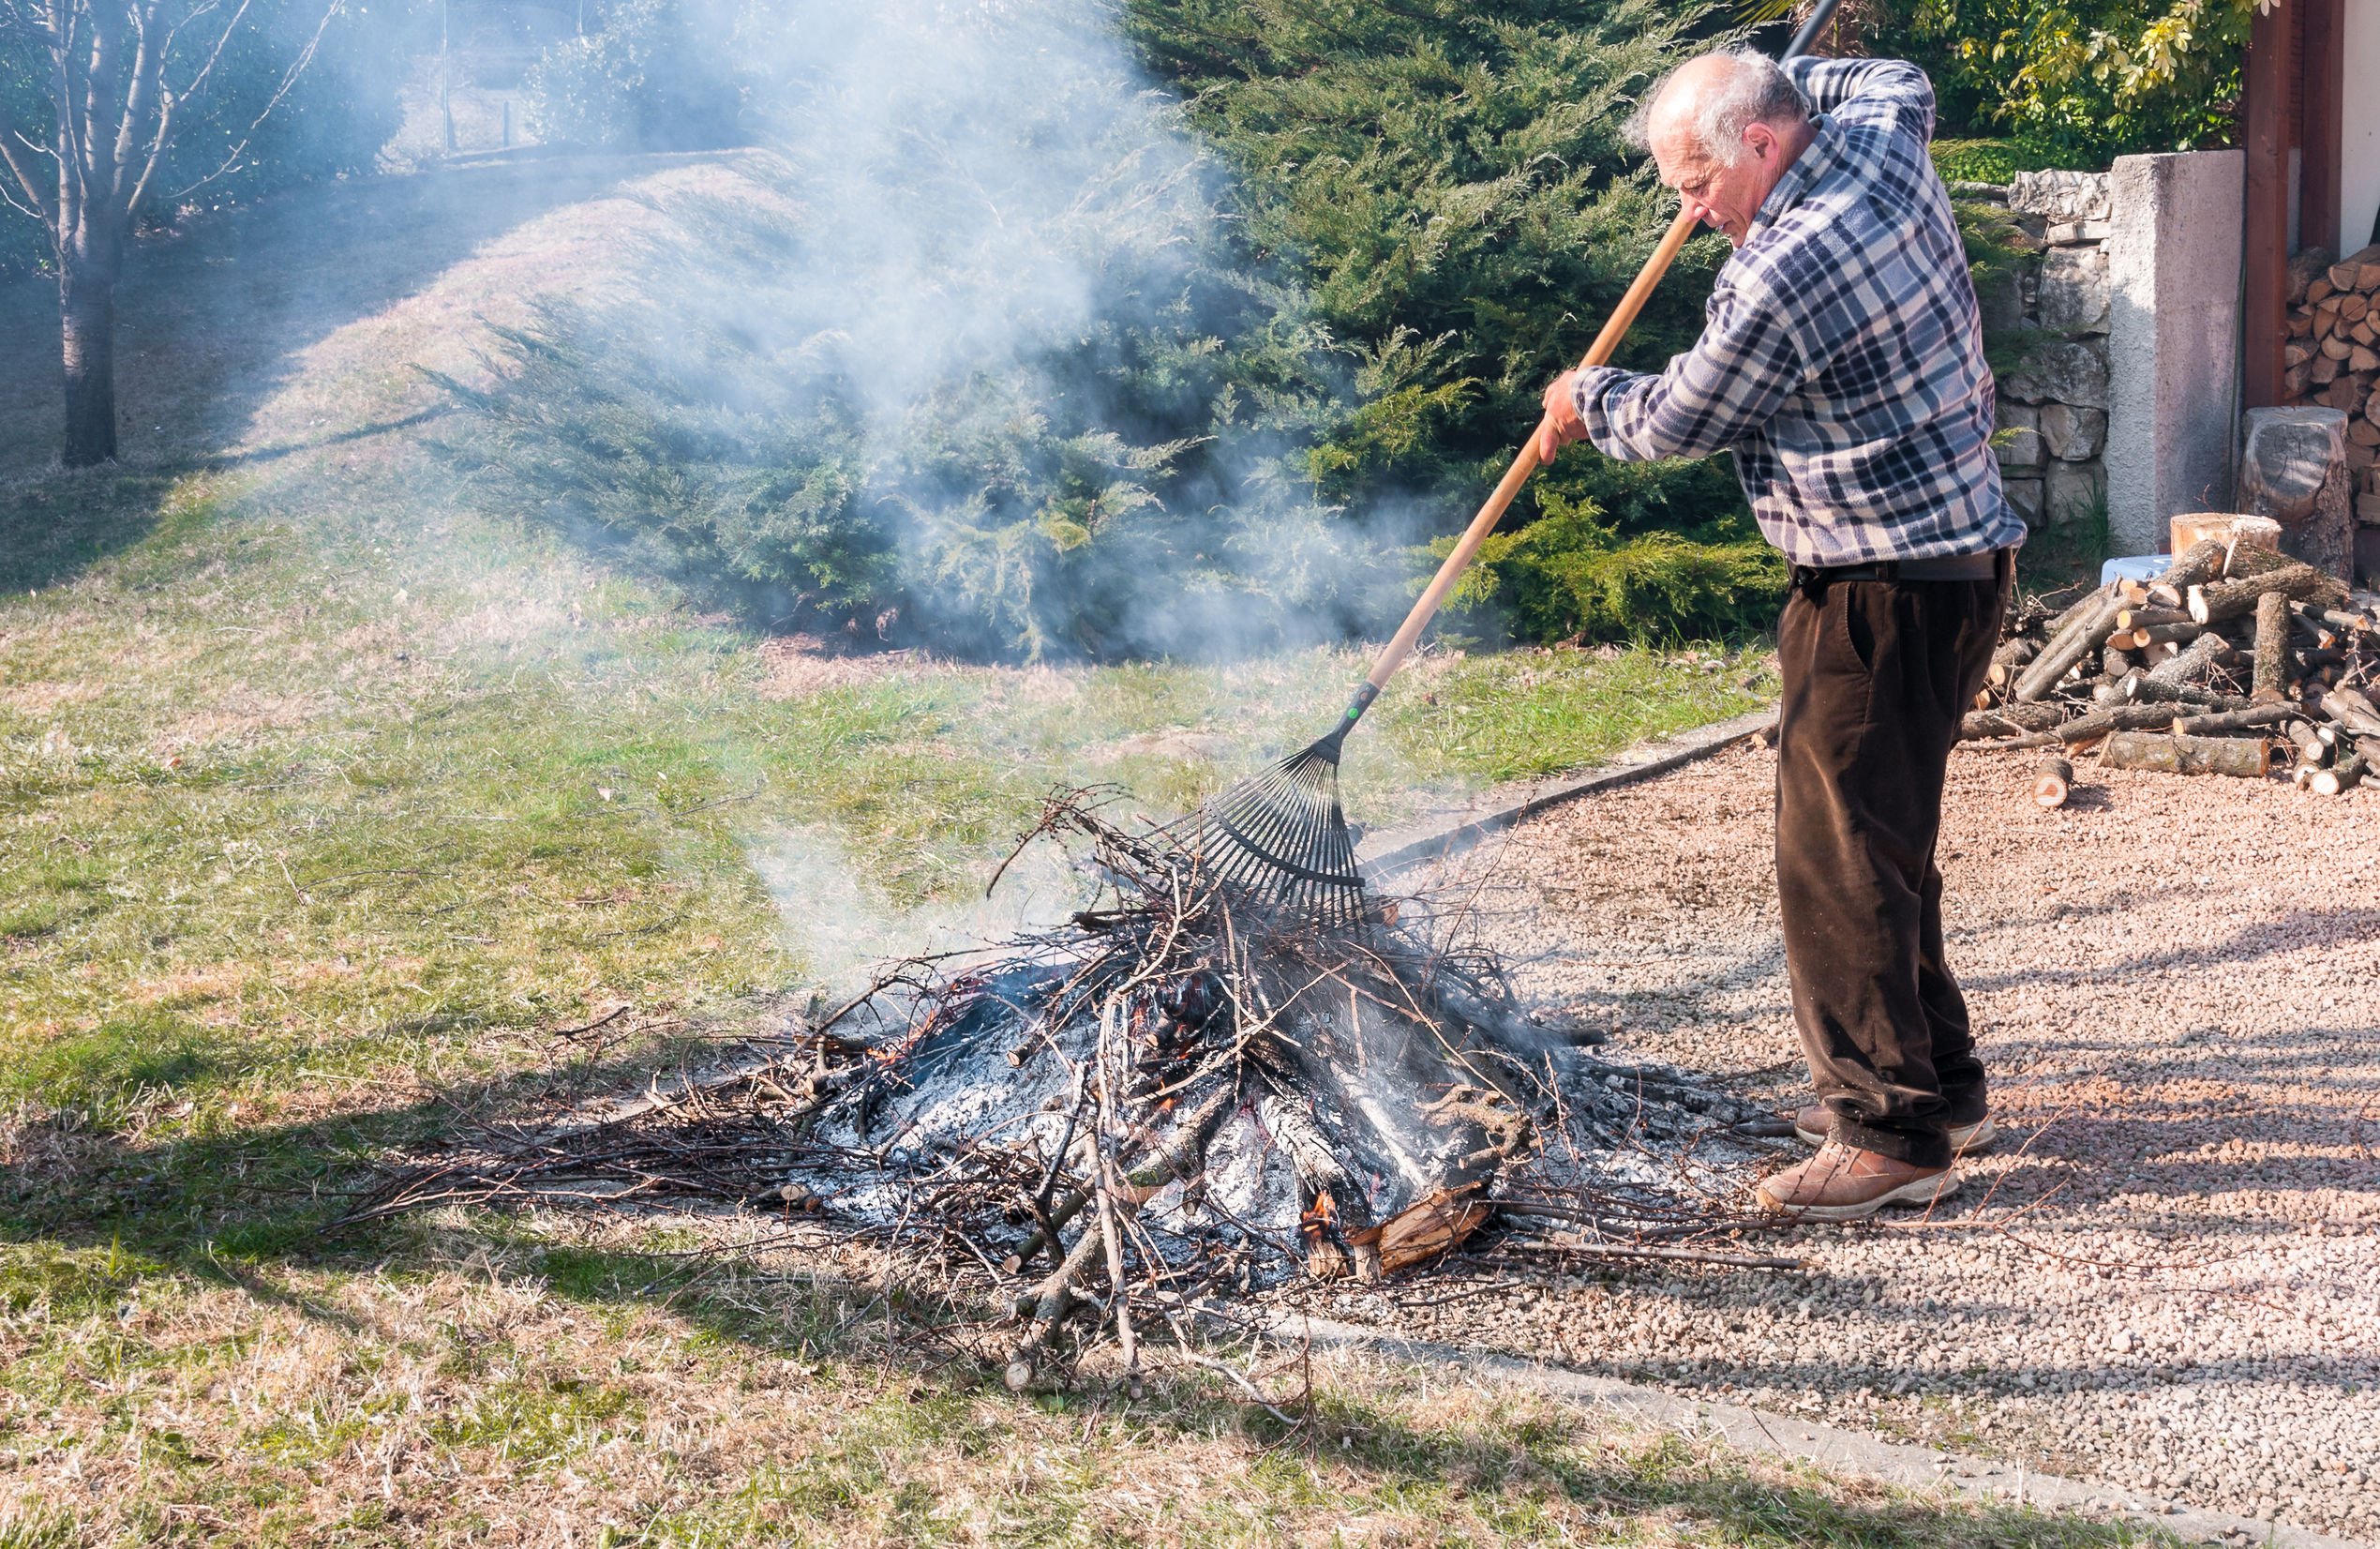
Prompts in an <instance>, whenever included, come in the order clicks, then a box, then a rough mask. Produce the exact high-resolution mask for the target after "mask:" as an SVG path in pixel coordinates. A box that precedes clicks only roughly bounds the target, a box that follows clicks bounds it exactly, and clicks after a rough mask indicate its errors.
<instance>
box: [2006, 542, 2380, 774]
mask: <svg viewBox="0 0 2380 1549" xmlns="http://www.w3.org/2000/svg"><path fill="white" fill-rule="evenodd" d="M2011 624H2012V626H2013V627H2012V630H2011V633H2010V635H2009V637H2008V639H2006V640H2005V641H2003V642H2002V643H2001V645H2000V647H1999V649H1998V652H1997V653H1995V654H1994V655H1993V657H1992V664H1991V669H1990V671H1989V674H1988V677H1987V681H1986V684H1985V687H1984V689H1983V692H1982V693H1981V694H1980V695H1978V696H1977V702H1976V708H1975V710H1974V711H1973V712H1972V713H1970V714H1968V716H1967V719H1966V725H1965V728H1964V735H1965V737H1966V738H1967V739H1968V740H1969V741H1975V742H1981V743H1983V744H1987V745H1991V746H1998V747H2015V748H2038V749H2042V750H2043V758H2042V761H2041V766H2040V768H2039V769H2038V770H2037V772H2036V775H2037V778H2036V785H2035V799H2036V800H2037V801H2039V802H2040V803H2041V804H2042V805H2044V806H2057V805H2061V804H2062V803H2063V802H2064V801H2065V799H2066V791H2067V787H2068V785H2069V784H2070V783H2071V782H2072V780H2073V766H2072V764H2071V763H2070V762H2069V761H2068V760H2069V759H2071V758H2072V757H2073V756H2074V755H2076V754H2079V753H2084V752H2088V751H2091V750H2094V749H2096V751H2097V752H2098V755H2099V758H2100V760H2101V762H2102V763H2103V764H2104V765H2106V766H2107V767H2109V768H2115V769H2159V770H2166V771H2170V772H2172V773H2175V774H2182V775H2207V774H2213V775H2240V776H2245V777H2250V778H2258V777H2262V776H2264V775H2268V774H2270V773H2271V772H2272V771H2273V770H2274V768H2275V766H2276V762H2278V763H2279V764H2280V765H2281V767H2283V768H2287V769H2290V770H2292V771H2293V772H2294V775H2293V777H2294V779H2295V780H2296V783H2297V784H2298V786H2300V787H2301V788H2303V789H2306V790H2312V791H2315V792H2317V793H2319V794H2322V795H2326V796H2335V795H2338V794H2340V793H2342V792H2343V791H2347V790H2354V789H2355V788H2356V787H2357V786H2358V784H2360V783H2362V782H2364V781H2365V780H2366V779H2367V777H2370V778H2372V779H2373V783H2374V784H2375V785H2380V702H2376V701H2380V611H2375V610H2374V609H2368V608H2358V607H2356V606H2354V605H2353V604H2352V603H2351V602H2350V594H2349V593H2348V591H2347V589H2346V588H2345V587H2344V586H2343V585H2341V584H2340V583H2339V582H2338V581H2337V580H2335V579H2332V578H2331V577H2329V576H2328V575H2326V574H2324V573H2323V572H2322V571H2320V570H2317V569H2315V568H2314V567H2313V566H2312V565H2310V564H2305V563H2303V562H2302V561H2298V560H2294V559H2291V558H2289V557H2287V556H2286V555H2283V554H2281V553H2277V552H2275V551H2274V550H2272V549H2264V548H2253V547H2250V546H2248V545H2246V544H2244V543H2239V542H2236V541H2235V542H2225V541H2223V540H2222V539H2218V538H2209V539H2206V540H2204V541H2202V542H2199V543H2197V544H2194V545H2193V546H2192V547H2191V548H2190V549H2186V550H2185V551H2184V552H2182V553H2181V554H2179V555H2178V556H2177V557H2176V558H2175V560H2174V563H2173V564H2172V566H2171V567H2170V568H2168V569H2167V570H2166V571H2165V573H2164V574H2163V576H2161V577H2159V578H2158V579H2154V580H2151V581H2147V582H2140V581H2132V580H2119V581H2115V582H2112V583H2110V584H2108V585H2106V586H2103V587H2102V588H2100V589H2099V590H2098V591H2096V592H2091V593H2088V594H2085V595H2084V596H2083V597H2082V598H2081V599H2080V600H2079V601H2077V602H2075V603H2073V605H2072V606H2070V607H2068V608H2067V609H2064V610H2063V611H2062V612H2059V611H2056V610H2054V609H2051V608H2050V607H2049V606H2048V605H2046V604H2043V603H2041V602H2039V601H2037V600H2030V599H2028V602H2027V603H2026V604H2025V605H2024V606H2023V607H2022V608H2020V609H2019V610H2018V612H2017V614H2016V616H2015V617H2014V618H2013V620H2012V621H2011Z"/></svg>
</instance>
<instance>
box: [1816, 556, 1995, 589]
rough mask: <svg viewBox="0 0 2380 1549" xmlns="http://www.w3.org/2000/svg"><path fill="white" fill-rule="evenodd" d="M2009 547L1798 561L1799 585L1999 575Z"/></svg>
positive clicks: (1989, 577) (1960, 578)
mask: <svg viewBox="0 0 2380 1549" xmlns="http://www.w3.org/2000/svg"><path fill="white" fill-rule="evenodd" d="M2006 552H2008V550H2007V549H1993V550H1992V551H1991V552H1989V553H1987V554H1951V555H1947V556H1945V557H1943V558H1940V559H1930V560H1878V561H1876V562H1875V563H1873V564H1834V565H1816V564H1796V565H1793V566H1792V567H1791V569H1792V572H1793V584H1794V585H1795V586H1797V587H1804V588H1807V587H1816V586H1824V585H1826V584H1827V583H1828V582H1830V581H1979V580H1998V579H1999V566H2000V556H2001V555H2002V554H2005V553H2006Z"/></svg>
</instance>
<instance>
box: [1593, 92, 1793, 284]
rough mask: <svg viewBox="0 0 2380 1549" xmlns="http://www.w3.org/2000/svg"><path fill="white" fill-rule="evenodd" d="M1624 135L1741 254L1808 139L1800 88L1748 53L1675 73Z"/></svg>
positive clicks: (1650, 99) (1669, 183)
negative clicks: (1763, 206) (1761, 210)
mask: <svg viewBox="0 0 2380 1549" xmlns="http://www.w3.org/2000/svg"><path fill="white" fill-rule="evenodd" d="M1628 128H1629V137H1630V138H1631V139H1633V140H1634V141H1636V143H1638V144H1639V145H1641V146H1643V147H1644V148H1645V149H1647V150H1650V151H1651V152H1652V153H1653V159H1654V162H1655V163H1657V164H1658V165H1659V167H1660V169H1661V181H1662V182H1664V183H1666V184H1668V185H1669V187H1671V188H1675V189H1677V190H1678V192H1679V194H1680V196H1681V197H1682V198H1684V200H1685V201H1686V202H1687V203H1689V204H1694V205H1698V206H1699V207H1700V209H1701V213H1702V218H1704V219H1706V220H1708V221H1709V222H1710V223H1711V224H1712V225H1714V226H1716V227H1718V228H1719V229H1720V230H1722V231H1724V232H1726V233H1728V236H1729V239H1730V240H1732V241H1733V242H1734V243H1735V244H1736V245H1737V246H1739V247H1741V246H1742V245H1743V243H1744V239H1745V237H1746V235H1747V233H1749V231H1750V229H1751V224H1752V218H1753V217H1754V216H1755V215H1756V214H1758V213H1759V207H1760V204H1761V203H1762V202H1763V201H1764V200H1766V199H1767V198H1768V195H1769V190H1770V189H1771V188H1774V187H1775V186H1776V181H1777V179H1778V178H1779V177H1781V176H1783V175H1784V173H1785V169H1786V168H1788V167H1789V166H1791V165H1792V164H1793V162H1794V159H1795V158H1797V157H1799V156H1800V155H1801V154H1802V152H1803V150H1804V149H1805V148H1806V147H1807V146H1808V144H1809V143H1810V139H1811V135H1812V133H1813V130H1812V128H1811V125H1810V104H1809V101H1808V99H1807V98H1804V97H1803V95H1802V92H1801V88H1799V87H1797V86H1795V85H1794V84H1793V83H1792V81H1791V80H1789V78H1788V77H1787V76H1786V73H1785V72H1784V71H1783V70H1782V69H1779V68H1777V66H1776V62H1775V61H1774V60H1772V59H1770V58H1768V57H1767V56H1766V55H1765V54H1761V53H1755V52H1754V51H1752V50H1750V49H1740V50H1737V51H1735V52H1733V53H1706V54H1702V55H1699V57H1697V58H1693V59H1689V60H1687V61H1686V62H1685V63H1684V64H1683V65H1680V66H1679V67H1678V68H1676V69H1674V70H1671V71H1670V72H1669V74H1668V75H1666V76H1663V77H1662V78H1661V80H1660V81H1659V82H1658V83H1655V84H1654V88H1653V90H1652V92H1651V93H1650V94H1648V95H1647V96H1646V98H1645V99H1644V104H1643V106H1642V107H1640V108H1639V109H1638V110H1637V115H1636V118H1635V120H1634V121H1633V122H1631V123H1630V125H1629V127H1628Z"/></svg>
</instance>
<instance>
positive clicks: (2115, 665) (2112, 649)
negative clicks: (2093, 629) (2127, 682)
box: [2099, 635, 2140, 688]
mask: <svg viewBox="0 0 2380 1549" xmlns="http://www.w3.org/2000/svg"><path fill="white" fill-rule="evenodd" d="M2125 639H2128V640H2129V639H2131V637H2130V636H2129V635H2128V636H2126V637H2125ZM2099 670H2100V671H2101V672H2102V673H2103V674H2104V675H2105V676H2106V678H2107V680H2108V682H2107V683H2105V684H2101V685H2100V686H2101V687H2103V688H2104V687H2109V686H2112V685H2113V684H2117V683H2120V682H2121V681H2123V680H2124V679H2125V678H2126V677H2129V676H2130V675H2131V674H2133V673H2134V672H2137V671H2139V670H2140V658H2139V657H2137V656H2135V655H2133V654H2132V652H2131V651H2129V650H2128V649H2126V648H2125V647H2123V646H2120V645H2118V644H2117V643H2116V642H2115V640H2114V639H2112V638H2111V639H2109V640H2108V642H2107V649H2106V650H2104V651H2103V652H2101V653H2100V654H2099Z"/></svg>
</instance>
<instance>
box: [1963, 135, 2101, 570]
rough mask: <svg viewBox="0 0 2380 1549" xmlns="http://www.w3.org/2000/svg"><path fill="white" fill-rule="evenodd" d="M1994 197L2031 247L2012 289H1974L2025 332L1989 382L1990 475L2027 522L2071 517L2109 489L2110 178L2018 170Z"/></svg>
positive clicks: (2003, 320)
mask: <svg viewBox="0 0 2380 1549" xmlns="http://www.w3.org/2000/svg"><path fill="white" fill-rule="evenodd" d="M1974 191H1980V190H1974ZM1997 197H1998V199H1999V200H2000V201H2001V202H2003V203H2006V204H2007V206H2008V208H2009V212H2010V213H2011V214H2012V215H2013V216H2014V217H2015V218H2016V221H2017V223H2018V224H2019V225H2020V226H2022V227H2023V228H2024V229H2025V231H2026V233H2028V235H2029V236H2031V238H2032V239H2033V240H2034V241H2035V242H2036V243H2038V244H2040V250H2039V252H2038V254H2037V256H2036V257H2035V259H2034V260H2033V263H2032V264H2031V265H2030V267H2029V269H2028V272H2027V273H2026V274H2025V275H2024V276H2023V277H2022V278H2020V280H2019V281H2018V286H2017V293H2016V294H2015V295H2014V296H2013V297H2000V298H1988V297H1979V298H1978V299H1979V300H1982V301H1983V302H1984V304H1985V307H1986V317H1985V323H1986V325H1987V326H1998V327H2005V328H2015V329H2021V330H2022V331H2023V334H2024V336H2025V337H2026V338H2028V341H2029V342H2028V348H2027V349H2026V352H2025V354H2024V356H2023V358H2022V360H2021V361H2020V362H2019V363H2018V364H2017V366H2016V367H2015V368H2014V369H2013V370H2010V371H2007V372H2004V373H2002V374H2001V375H2000V377H1999V378H1998V382H1997V383H1996V386H1997V387H1998V394H1997V397H1998V408H1999V429H2001V430H2002V431H2003V432H2006V433H2005V434H2004V435H2003V436H2002V437H2001V438H1999V439H2000V446H1999V464H2000V482H2001V483H2002V484H2003V485H2004V486H2005V487H2006V488H2007V489H2008V500H2009V504H2011V505H2013V506H2015V507H2016V509H2017V511H2018V513H2019V514H2020V515H2022V516H2023V517H2024V519H2025V520H2026V522H2027V523H2028V524H2029V525H2031V526H2034V527H2040V526H2043V525H2044V524H2049V523H2056V522H2067V521H2073V520H2074V519H2077V518H2079V517H2082V516H2084V515H2086V514H2087V513H2088V512H2089V511H2090V510H2091V508H2092V507H2094V506H2096V505H2097V504H2099V503H2100V502H2101V501H2102V500H2103V499H2105V498H2106V497H2107V493H2108V489H2107V467H2106V463H2105V461H2104V454H2105V452H2106V450H2107V430H2108V425H2107V409H2108V404H2109V397H2108V389H2109V387H2110V385H2111V383H2110V378H2109V370H2108V367H2109V354H2108V342H2109V341H2108V337H2107V334H2108V285H2107V253H2106V241H2107V237H2108V233H2109V232H2110V231H2111V230H2112V229H2113V228H2112V226H2111V224H2110V221H2109V216H2110V213H2111V205H2110V202H2109V195H2108V177H2107V174H2106V173H2068V172H2047V173H2018V174H2017V177H2016V181H2015V182H2013V183H2012V184H2011V185H2009V186H2008V188H2005V189H2000V190H1998V193H1997ZM1995 301H1997V302H1998V305H1997V306H1995V305H1994V303H1995ZM2012 303H2013V305H2012ZM1994 312H1998V313H2000V314H2001V315H1999V316H1998V317H1994V316H1993V315H1991V314H1992V313H1994Z"/></svg>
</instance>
